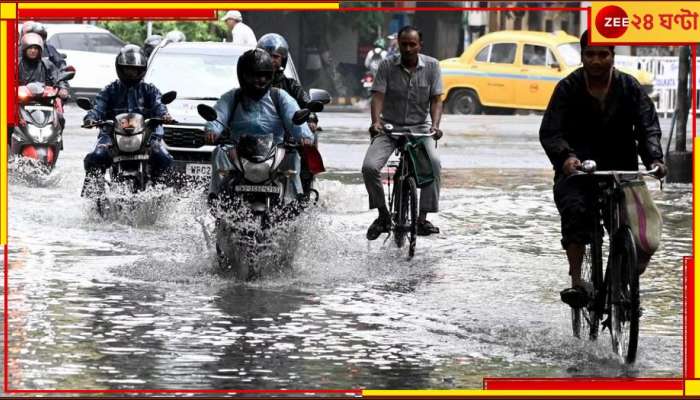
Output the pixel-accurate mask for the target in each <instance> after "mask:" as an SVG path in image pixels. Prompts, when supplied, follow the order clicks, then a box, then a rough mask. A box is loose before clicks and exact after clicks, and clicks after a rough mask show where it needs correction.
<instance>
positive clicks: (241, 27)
mask: <svg viewBox="0 0 700 400" xmlns="http://www.w3.org/2000/svg"><path fill="white" fill-rule="evenodd" d="M221 20H222V21H225V22H226V25H227V26H228V27H229V29H231V37H232V39H231V42H232V43H233V44H237V45H239V46H250V47H255V46H257V44H258V40H257V39H256V38H255V33H253V30H252V29H250V27H249V26H248V25H246V24H244V23H243V16H241V13H240V12H239V11H236V10H231V11H229V12H227V13H226V15H224V17H223V18H221Z"/></svg>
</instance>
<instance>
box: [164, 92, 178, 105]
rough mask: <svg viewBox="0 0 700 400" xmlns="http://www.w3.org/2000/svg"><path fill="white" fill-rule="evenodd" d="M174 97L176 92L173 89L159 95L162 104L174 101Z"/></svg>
mask: <svg viewBox="0 0 700 400" xmlns="http://www.w3.org/2000/svg"><path fill="white" fill-rule="evenodd" d="M176 97H177V92H176V91H174V90H171V91H169V92H165V93H163V95H162V96H160V102H161V103H163V104H170V103H172V102H173V101H175V98H176Z"/></svg>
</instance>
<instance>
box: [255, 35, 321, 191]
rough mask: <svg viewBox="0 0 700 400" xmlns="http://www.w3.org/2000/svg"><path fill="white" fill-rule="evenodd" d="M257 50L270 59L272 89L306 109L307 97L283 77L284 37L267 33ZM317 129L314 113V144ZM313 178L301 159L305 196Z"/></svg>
mask: <svg viewBox="0 0 700 400" xmlns="http://www.w3.org/2000/svg"><path fill="white" fill-rule="evenodd" d="M258 48H259V49H263V50H265V51H267V53H268V54H269V55H270V57H272V66H273V68H274V74H273V76H272V87H275V88H278V89H282V90H284V91H285V92H287V93H289V95H290V96H292V98H294V100H296V102H297V104H298V105H299V108H306V105H307V103H308V102H309V101H310V98H309V95H308V94H307V93H306V91H305V90H304V88H303V87H301V85H300V84H299V82H297V80H296V79H294V78H288V77H286V76H284V69H285V68H286V67H287V60H288V59H289V45H288V44H287V41H286V40H285V39H284V37H282V35H279V34H277V33H267V34H265V35H263V36H262V37H261V38H260V40H258ZM317 127H318V117H317V116H316V114H315V113H311V115H310V116H309V129H311V132H313V133H314V144H316V143H317V142H318V136H317V135H316V129H317ZM313 178H314V176H313V174H312V173H311V172H310V171H309V168H308V165H307V163H306V160H305V159H304V158H302V170H301V183H302V186H303V187H304V193H305V194H307V195H308V193H309V190H310V189H311V182H312V181H313Z"/></svg>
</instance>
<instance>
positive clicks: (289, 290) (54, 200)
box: [8, 108, 692, 391]
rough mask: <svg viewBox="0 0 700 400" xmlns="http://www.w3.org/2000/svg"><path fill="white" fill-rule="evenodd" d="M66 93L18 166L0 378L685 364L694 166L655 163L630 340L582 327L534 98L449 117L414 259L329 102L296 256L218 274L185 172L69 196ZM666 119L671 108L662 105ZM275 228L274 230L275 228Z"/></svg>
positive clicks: (578, 371)
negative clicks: (504, 109)
mask: <svg viewBox="0 0 700 400" xmlns="http://www.w3.org/2000/svg"><path fill="white" fill-rule="evenodd" d="M81 118H82V114H81V113H80V112H79V110H77V109H75V108H68V111H67V120H68V124H67V131H66V134H65V151H64V152H62V153H61V155H60V158H59V160H58V166H57V168H56V170H55V171H54V172H53V173H52V175H51V176H50V177H49V178H47V179H42V180H39V181H37V180H26V179H23V178H22V177H21V176H20V172H19V171H18V170H16V169H15V170H13V171H12V174H11V176H10V193H9V221H10V223H9V234H10V246H9V260H10V264H9V310H8V313H9V343H8V344H9V366H10V370H9V378H10V380H9V386H10V388H11V389H183V390H184V389H230V390H232V391H235V390H236V389H361V388H369V389H385V388H386V389H428V388H436V389H451V388H481V385H482V379H483V378H484V377H487V376H489V377H571V376H577V377H579V376H586V377H588V376H605V377H620V376H624V377H680V376H681V371H682V341H683V340H682V304H683V303H682V287H683V286H682V283H683V282H682V280H683V270H682V257H683V256H687V255H690V254H691V251H692V250H691V247H692V246H691V245H692V239H691V238H692V228H691V225H692V224H691V222H692V201H691V200H692V191H691V186H690V185H665V186H664V188H663V191H659V185H658V183H656V182H653V181H652V182H649V185H650V188H651V191H652V195H653V197H654V199H655V200H656V201H657V203H658V205H659V207H660V209H661V211H662V213H663V215H664V221H665V224H664V231H663V234H664V243H663V247H662V248H661V249H660V250H659V251H658V253H657V255H656V256H655V257H654V259H653V260H652V263H651V265H650V266H649V268H648V270H647V272H646V273H645V274H644V275H643V276H642V279H641V285H642V292H641V298H642V305H643V307H644V314H643V317H642V320H641V333H640V348H639V354H638V357H637V362H636V364H634V365H633V366H625V365H624V364H623V363H621V361H620V360H619V359H618V358H617V357H616V356H615V355H614V354H613V352H612V350H611V345H610V336H609V334H608V333H607V332H606V333H604V334H602V335H601V337H600V339H599V340H598V342H596V343H591V342H588V341H582V340H577V339H574V338H573V337H572V335H571V329H570V312H569V309H568V307H567V306H565V305H564V304H563V303H562V302H561V301H560V300H559V291H560V290H561V289H563V288H565V287H567V286H568V276H567V275H566V273H567V267H566V259H565V255H564V252H563V250H562V249H561V245H560V243H559V239H560V238H559V217H558V214H557V211H556V208H555V206H554V203H553V200H552V191H551V185H552V182H551V181H552V171H551V168H550V165H549V162H548V160H547V158H546V157H545V155H544V152H543V151H542V149H541V147H540V145H539V142H538V138H537V131H538V128H539V121H540V118H541V117H539V116H537V115H529V116H478V117H462V116H449V115H448V116H445V119H444V122H443V129H444V130H445V133H446V135H445V138H444V140H443V141H441V144H440V149H439V151H440V153H441V156H442V163H443V168H444V170H443V182H444V185H443V187H444V189H443V191H442V195H441V210H442V211H441V212H440V213H439V214H437V215H431V218H430V219H431V220H432V221H433V222H434V223H435V224H436V225H438V226H439V227H440V229H441V233H440V234H439V235H437V236H434V237H429V238H424V237H419V238H418V244H417V250H416V256H415V257H414V258H413V259H412V260H410V261H409V260H407V258H406V250H405V249H397V248H396V247H395V246H394V245H393V243H392V241H391V240H390V241H387V242H386V243H383V237H382V238H380V239H379V240H377V241H374V242H368V241H367V240H366V239H365V231H366V229H367V226H368V225H369V224H370V223H371V221H372V220H373V219H374V217H375V215H374V212H369V211H368V210H367V196H366V193H365V189H364V186H363V185H362V179H361V175H360V174H359V170H360V165H361V162H362V158H363V156H364V152H365V150H366V148H367V144H368V137H367V133H366V132H367V130H366V128H367V127H368V126H369V122H368V120H369V118H368V115H365V114H353V113H323V114H322V115H321V118H322V120H321V125H322V126H323V128H324V132H323V133H322V136H321V152H322V153H323V154H324V157H325V162H326V166H327V168H328V170H329V172H328V173H327V174H325V175H323V176H321V177H320V179H319V187H320V192H321V201H320V203H319V205H318V207H316V208H314V209H312V210H311V211H310V212H309V213H308V214H307V215H305V216H304V217H302V218H300V219H299V220H298V221H297V222H296V224H297V229H298V233H299V235H298V237H299V240H298V241H295V242H294V243H291V244H292V252H293V255H294V259H293V262H292V264H291V265H289V266H287V267H286V268H283V270H282V271H281V272H276V273H274V274H268V275H267V276H264V277H263V278H262V279H260V280H258V281H255V282H249V283H242V282H236V281H233V280H231V279H229V278H226V277H223V276H221V275H219V274H218V273H217V271H216V269H215V264H216V261H215V259H216V257H215V255H214V252H213V251H212V250H211V249H210V248H209V247H208V246H207V242H206V240H205V237H204V234H203V230H211V229H212V228H213V221H212V218H211V217H210V216H209V215H208V212H207V211H206V207H205V204H204V201H203V196H202V195H201V193H200V192H199V191H197V190H192V191H186V192H184V193H176V192H172V191H170V190H167V189H166V190H160V191H154V192H148V193H146V194H145V195H143V196H142V198H141V201H140V206H138V207H137V208H136V209H135V210H133V211H132V212H131V213H129V214H128V215H122V216H117V217H116V218H111V219H109V220H107V221H105V220H103V219H102V218H101V217H99V216H98V215H97V214H96V212H95V210H94V209H93V207H92V206H91V204H90V203H89V202H88V201H87V200H85V199H82V198H81V197H80V188H81V185H82V179H83V167H82V159H83V157H84V155H85V154H86V153H87V152H88V151H90V150H91V149H92V146H93V145H94V142H95V136H96V132H95V131H87V130H84V129H80V128H79V123H80V119H81ZM663 126H664V130H665V131H668V128H667V127H668V121H664V124H663ZM281 240H282V239H281Z"/></svg>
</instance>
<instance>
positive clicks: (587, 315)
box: [571, 228, 603, 340]
mask: <svg viewBox="0 0 700 400" xmlns="http://www.w3.org/2000/svg"><path fill="white" fill-rule="evenodd" d="M601 242H602V232H601V231H600V228H598V229H597V231H596V234H595V235H594V237H593V242H592V243H590V244H587V245H586V252H585V253H584V257H583V264H582V265H581V281H582V282H583V285H584V286H586V287H588V288H592V289H593V290H592V293H593V295H594V300H593V302H592V303H591V304H589V305H588V306H586V307H582V308H572V309H571V328H572V330H573V333H574V336H575V337H577V338H581V336H582V335H586V334H587V335H588V338H589V339H590V340H596V339H597V338H598V329H599V327H600V319H601V314H602V313H601V312H600V309H601V307H600V306H599V302H598V300H597V296H596V295H597V294H598V293H600V292H601V290H600V288H601V286H602V281H603V280H602V275H603V260H602V250H601V244H602V243H601Z"/></svg>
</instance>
